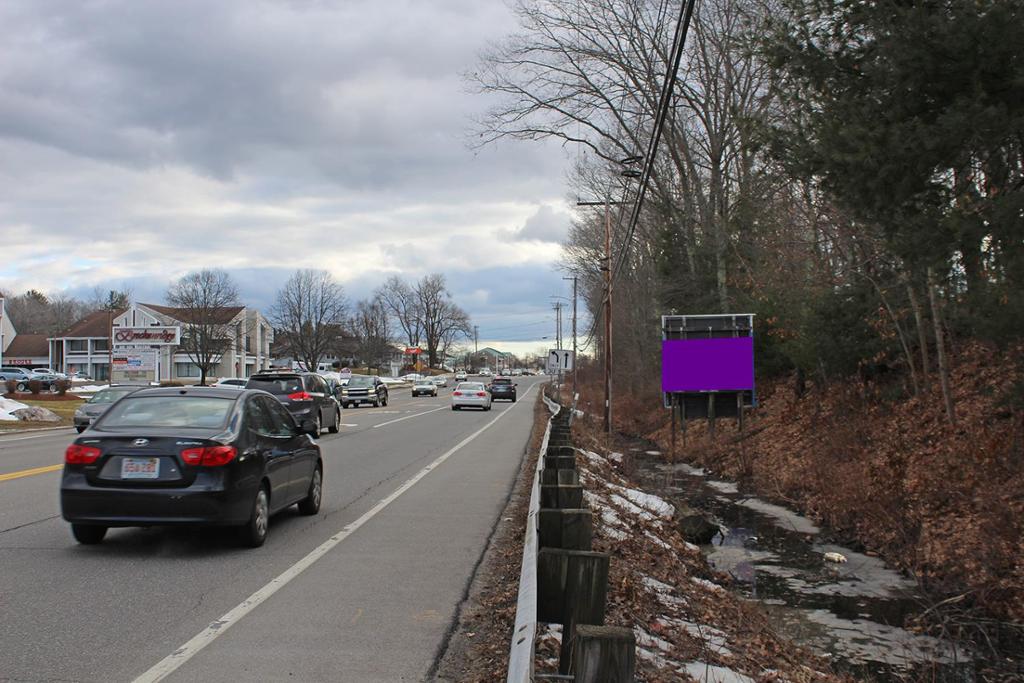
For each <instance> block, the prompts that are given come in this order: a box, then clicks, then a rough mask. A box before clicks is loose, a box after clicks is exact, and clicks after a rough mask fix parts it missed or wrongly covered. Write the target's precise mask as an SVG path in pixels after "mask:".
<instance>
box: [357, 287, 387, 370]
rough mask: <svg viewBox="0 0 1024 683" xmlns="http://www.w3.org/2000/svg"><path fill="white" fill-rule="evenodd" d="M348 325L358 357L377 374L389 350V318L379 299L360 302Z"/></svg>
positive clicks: (377, 297) (374, 298)
mask: <svg viewBox="0 0 1024 683" xmlns="http://www.w3.org/2000/svg"><path fill="white" fill-rule="evenodd" d="M350 325H351V328H352V331H353V333H354V334H355V337H356V350H357V351H358V353H359V356H360V357H361V358H362V360H363V361H364V362H365V363H366V365H367V367H371V368H376V369H377V371H378V372H379V371H380V368H381V367H383V365H384V364H385V362H386V361H387V359H388V356H389V354H390V350H391V318H390V316H389V315H388V310H387V307H386V306H385V304H384V301H383V300H382V299H381V297H380V296H379V295H378V296H374V297H373V298H372V299H364V300H363V301H360V302H359V303H358V304H357V305H356V312H355V315H353V316H352V321H351V323H350Z"/></svg>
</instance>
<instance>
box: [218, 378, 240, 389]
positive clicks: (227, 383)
mask: <svg viewBox="0 0 1024 683" xmlns="http://www.w3.org/2000/svg"><path fill="white" fill-rule="evenodd" d="M248 383H249V380H247V379H245V378H242V377H237V378H236V377H221V378H220V379H219V380H217V381H216V382H214V383H213V386H215V387H224V388H225V389H245V385H246V384H248Z"/></svg>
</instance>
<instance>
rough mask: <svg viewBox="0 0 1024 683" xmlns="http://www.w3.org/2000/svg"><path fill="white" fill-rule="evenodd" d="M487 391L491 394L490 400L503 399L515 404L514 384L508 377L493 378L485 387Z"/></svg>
mask: <svg viewBox="0 0 1024 683" xmlns="http://www.w3.org/2000/svg"><path fill="white" fill-rule="evenodd" d="M487 390H488V391H490V392H491V400H494V401H497V400H498V399H499V398H504V399H508V400H509V401H512V402H513V403H515V402H516V383H515V382H513V381H512V380H511V379H509V378H508V377H495V378H494V380H493V381H492V382H491V383H490V384H489V385H488V386H487Z"/></svg>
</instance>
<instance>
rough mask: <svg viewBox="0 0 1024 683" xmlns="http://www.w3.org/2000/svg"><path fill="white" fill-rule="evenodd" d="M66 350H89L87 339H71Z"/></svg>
mask: <svg viewBox="0 0 1024 683" xmlns="http://www.w3.org/2000/svg"><path fill="white" fill-rule="evenodd" d="M68 351H69V352H75V351H77V352H78V353H88V352H89V341H88V340H86V339H71V340H69V341H68Z"/></svg>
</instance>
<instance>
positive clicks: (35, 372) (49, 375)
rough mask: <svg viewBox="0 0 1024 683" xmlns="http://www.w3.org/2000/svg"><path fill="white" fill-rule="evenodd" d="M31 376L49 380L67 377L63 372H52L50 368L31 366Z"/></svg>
mask: <svg viewBox="0 0 1024 683" xmlns="http://www.w3.org/2000/svg"><path fill="white" fill-rule="evenodd" d="M30 372H31V373H32V376H33V377H36V378H38V379H48V380H50V381H51V382H53V381H56V380H58V379H67V378H68V376H67V375H65V374H64V373H63V372H54V371H53V370H51V369H50V368H33V369H32V370H31V371H30Z"/></svg>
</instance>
